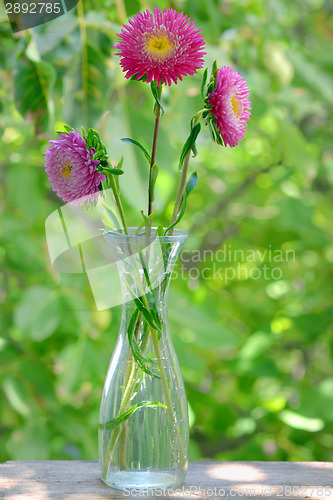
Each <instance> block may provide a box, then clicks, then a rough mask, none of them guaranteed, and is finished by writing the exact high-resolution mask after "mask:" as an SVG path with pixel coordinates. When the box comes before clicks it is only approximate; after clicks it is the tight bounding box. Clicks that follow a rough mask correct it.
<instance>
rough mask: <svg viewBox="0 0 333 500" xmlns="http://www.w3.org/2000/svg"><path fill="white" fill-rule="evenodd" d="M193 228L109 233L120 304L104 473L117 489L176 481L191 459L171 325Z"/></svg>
mask: <svg viewBox="0 0 333 500" xmlns="http://www.w3.org/2000/svg"><path fill="white" fill-rule="evenodd" d="M187 236H188V233H186V232H185V231H180V230H174V233H173V235H172V236H156V229H151V230H150V235H149V236H147V235H145V234H139V235H136V234H135V229H129V235H124V234H121V233H117V232H107V233H104V237H105V239H106V241H107V243H108V245H109V247H110V250H111V252H112V257H113V259H114V260H116V261H117V267H118V272H119V275H120V280H121V286H122V295H123V310H122V319H121V325H120V331H119V336H118V340H117V343H116V346H115V349H114V353H113V355H112V358H111V361H110V365H109V368H108V372H107V375H106V380H105V384H104V390H103V396H102V401H101V408H100V419H99V461H100V466H101V471H102V479H103V481H104V482H105V483H106V484H108V485H109V486H112V487H115V488H132V489H141V488H172V487H174V486H177V485H180V484H182V482H183V480H184V478H185V475H186V471H187V466H188V457H187V451H188V432H189V428H188V414H187V401H186V394H185V389H184V383H183V379H182V375H181V371H180V368H179V363H178V359H177V356H176V353H175V350H174V347H173V344H172V341H171V337H170V332H169V326H168V316H167V309H168V290H169V285H170V280H171V275H172V271H173V268H174V265H175V263H176V260H177V258H178V255H179V253H180V251H181V249H182V246H183V245H184V243H185V241H186V239H187Z"/></svg>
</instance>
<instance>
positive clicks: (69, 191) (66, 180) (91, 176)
mask: <svg viewBox="0 0 333 500" xmlns="http://www.w3.org/2000/svg"><path fill="white" fill-rule="evenodd" d="M50 144H51V146H48V148H47V149H46V154H45V170H46V173H47V174H48V175H49V181H51V183H52V189H53V191H55V192H56V193H57V195H58V196H59V197H60V198H62V199H63V200H64V201H69V202H73V204H74V205H82V204H83V202H84V201H94V200H96V199H97V198H98V185H99V184H100V182H101V181H105V180H106V179H105V175H103V174H101V173H100V172H98V170H97V169H96V166H97V165H98V164H99V163H100V162H99V160H93V159H92V157H93V155H94V153H95V151H96V150H95V148H92V147H91V148H89V149H87V143H86V141H85V139H84V138H83V137H82V135H81V134H80V133H79V132H75V131H74V130H72V131H70V132H69V133H68V134H67V133H65V132H64V133H62V134H58V139H56V140H54V141H50Z"/></svg>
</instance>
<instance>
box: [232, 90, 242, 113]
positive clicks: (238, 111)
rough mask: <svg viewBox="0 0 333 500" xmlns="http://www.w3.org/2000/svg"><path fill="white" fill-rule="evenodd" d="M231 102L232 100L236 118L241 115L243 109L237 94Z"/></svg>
mask: <svg viewBox="0 0 333 500" xmlns="http://www.w3.org/2000/svg"><path fill="white" fill-rule="evenodd" d="M230 102H231V105H232V109H233V112H234V115H235V116H236V118H238V117H239V115H240V114H241V109H240V108H241V106H240V105H239V100H238V99H237V97H236V96H235V94H234V95H233V96H232V98H231V99H230Z"/></svg>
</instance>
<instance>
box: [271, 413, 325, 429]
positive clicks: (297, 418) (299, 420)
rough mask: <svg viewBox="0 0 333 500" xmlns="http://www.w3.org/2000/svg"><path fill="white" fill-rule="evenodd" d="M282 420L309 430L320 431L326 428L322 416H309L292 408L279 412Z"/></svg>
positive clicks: (294, 426) (291, 425) (296, 427)
mask: <svg viewBox="0 0 333 500" xmlns="http://www.w3.org/2000/svg"><path fill="white" fill-rule="evenodd" d="M279 418H280V420H282V422H284V423H285V424H287V425H289V426H290V427H293V428H294V429H300V430H303V431H307V432H318V431H321V430H322V429H323V428H324V425H325V424H324V421H323V420H322V419H321V418H309V417H304V416H303V415H300V414H299V413H296V412H295V411H291V410H283V411H281V413H280V414H279Z"/></svg>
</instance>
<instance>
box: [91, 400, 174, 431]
mask: <svg viewBox="0 0 333 500" xmlns="http://www.w3.org/2000/svg"><path fill="white" fill-rule="evenodd" d="M144 407H150V408H157V407H160V408H166V406H165V405H164V404H163V403H160V402H159V401H146V402H143V403H138V404H136V405H134V406H132V407H131V408H130V409H129V410H127V411H125V412H124V413H122V414H121V415H120V416H119V417H117V418H113V419H112V420H108V421H107V422H105V424H99V426H98V428H99V429H102V430H103V429H105V430H108V431H111V430H113V429H115V428H116V427H118V425H120V424H122V423H123V422H126V420H128V419H129V417H130V416H131V415H133V413H135V412H136V411H137V410H139V409H140V408H144Z"/></svg>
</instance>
